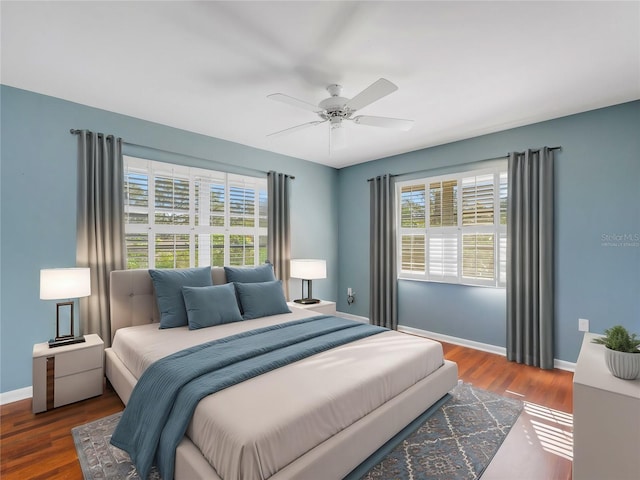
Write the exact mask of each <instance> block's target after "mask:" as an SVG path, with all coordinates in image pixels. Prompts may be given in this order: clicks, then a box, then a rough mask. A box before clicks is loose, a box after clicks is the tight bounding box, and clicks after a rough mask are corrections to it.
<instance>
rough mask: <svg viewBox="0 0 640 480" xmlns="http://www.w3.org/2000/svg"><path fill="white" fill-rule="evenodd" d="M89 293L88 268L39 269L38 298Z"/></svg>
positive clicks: (75, 295) (57, 298)
mask: <svg viewBox="0 0 640 480" xmlns="http://www.w3.org/2000/svg"><path fill="white" fill-rule="evenodd" d="M89 295H91V275H90V270H89V269H88V268H45V269H42V270H40V299H41V300H60V299H64V298H80V297H88V296H89Z"/></svg>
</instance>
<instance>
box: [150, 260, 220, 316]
mask: <svg viewBox="0 0 640 480" xmlns="http://www.w3.org/2000/svg"><path fill="white" fill-rule="evenodd" d="M149 275H151V280H153V288H154V290H155V291H156V298H157V300H158V310H159V311H160V328H174V327H182V326H184V325H187V323H188V321H187V310H186V308H185V306H184V299H183V297H182V287H185V286H186V287H207V286H209V285H211V267H200V268H176V269H166V270H149Z"/></svg>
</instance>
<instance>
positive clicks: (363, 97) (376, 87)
mask: <svg viewBox="0 0 640 480" xmlns="http://www.w3.org/2000/svg"><path fill="white" fill-rule="evenodd" d="M396 90H398V87H397V86H396V85H394V84H393V83H391V82H390V81H389V80H387V79H386V78H379V79H378V80H376V81H375V82H373V83H372V84H371V85H369V86H368V87H367V88H365V89H364V90H363V91H361V92H360V93H359V94H358V95H356V96H355V97H353V98H352V99H351V100H349V101H348V102H347V104H346V105H345V106H346V107H348V108H349V109H351V110H352V111H356V110H360V109H361V108H363V107H366V106H367V105H369V104H370V103H373V102H375V101H376V100H380V99H381V98H382V97H386V96H387V95H389V94H390V93H393V92H395V91H396Z"/></svg>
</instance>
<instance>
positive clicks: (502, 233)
mask: <svg viewBox="0 0 640 480" xmlns="http://www.w3.org/2000/svg"><path fill="white" fill-rule="evenodd" d="M483 175H493V185H494V198H493V224H490V225H487V224H484V225H463V224H462V222H463V216H462V211H463V202H462V195H463V188H462V181H463V179H465V178H469V177H479V176H483ZM506 178H507V162H506V161H505V162H500V163H498V164H496V165H493V166H491V167H485V168H478V169H473V170H465V171H461V172H455V173H450V174H444V175H437V176H432V177H425V178H417V179H413V180H404V181H398V182H396V205H397V207H396V232H397V233H396V244H397V246H398V247H397V265H398V279H402V280H420V281H428V282H439V283H453V284H461V285H474V286H487V287H497V288H504V287H506V261H507V260H506V239H507V226H506V223H505V224H501V223H500V218H501V204H500V201H501V198H502V196H503V195H506V189H505V188H504V186H505V184H504V182H505V181H506ZM450 180H456V181H457V192H456V201H457V225H456V226H446V227H431V226H430V203H429V202H430V198H429V195H430V189H429V186H430V184H431V183H436V182H445V181H450ZM407 186H424V192H425V205H424V210H425V212H424V215H425V220H424V221H425V227H424V228H423V227H402V203H401V192H402V188H403V187H407ZM506 188H507V189H508V185H507V186H506ZM472 234H493V235H494V242H493V243H494V245H493V247H494V253H493V254H494V278H493V279H486V278H479V277H465V276H463V271H462V267H463V259H462V254H463V236H464V235H472ZM407 235H423V236H424V259H425V266H424V271H407V270H403V269H402V265H403V264H402V238H403V236H407ZM442 235H445V236H448V237H449V239H450V240H453V238H452V237H453V236H455V239H456V242H457V244H456V250H457V265H456V267H457V268H456V269H455V270H456V271H455V274H450V275H434V274H431V273H430V268H429V267H430V264H429V256H430V253H431V252H430V241H431V240H434V239H436V238H438V237H439V236H442ZM452 243H453V242H452Z"/></svg>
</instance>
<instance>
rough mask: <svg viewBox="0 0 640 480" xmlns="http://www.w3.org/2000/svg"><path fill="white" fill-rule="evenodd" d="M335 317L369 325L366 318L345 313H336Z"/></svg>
mask: <svg viewBox="0 0 640 480" xmlns="http://www.w3.org/2000/svg"><path fill="white" fill-rule="evenodd" d="M336 316H338V317H342V318H346V319H347V320H355V321H356V322H362V323H369V319H368V318H367V317H360V316H358V315H351V314H350V313H346V312H336Z"/></svg>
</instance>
